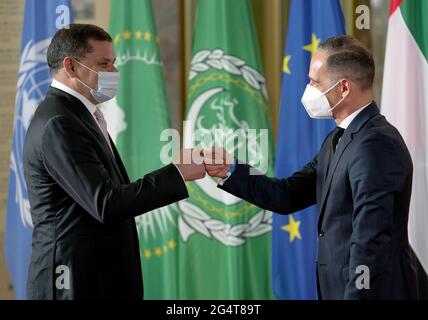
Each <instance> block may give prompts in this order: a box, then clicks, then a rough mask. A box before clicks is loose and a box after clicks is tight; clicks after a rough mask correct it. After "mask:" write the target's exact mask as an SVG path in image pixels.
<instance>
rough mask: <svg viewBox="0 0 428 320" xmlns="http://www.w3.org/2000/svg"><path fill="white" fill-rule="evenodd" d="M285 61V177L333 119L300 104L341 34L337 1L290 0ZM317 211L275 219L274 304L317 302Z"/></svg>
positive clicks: (280, 155) (281, 159)
mask: <svg viewBox="0 0 428 320" xmlns="http://www.w3.org/2000/svg"><path fill="white" fill-rule="evenodd" d="M289 17H290V18H289V25H288V36H287V43H286V49H285V54H284V61H283V78H282V88H281V110H280V116H279V126H278V139H277V149H276V161H275V175H276V177H279V178H286V177H289V176H290V175H291V174H293V173H294V172H295V171H297V170H300V169H301V168H302V167H303V166H304V165H305V164H306V163H308V162H309V161H310V160H312V159H313V157H314V156H315V155H316V154H317V153H318V151H319V148H320V147H321V144H322V142H323V141H324V138H325V137H326V135H327V134H328V133H329V132H330V131H331V130H333V128H334V127H335V124H334V121H333V120H314V119H311V118H309V116H308V114H307V113H306V110H305V109H304V107H303V105H302V104H301V102H300V100H301V97H302V94H303V92H304V90H305V87H306V85H307V84H308V82H309V78H308V72H309V63H310V59H311V56H312V55H313V53H314V52H315V51H316V49H317V47H318V45H319V43H320V42H322V41H324V40H326V39H328V38H330V37H332V36H335V35H340V34H345V27H344V18H343V13H342V10H341V7H340V3H339V0H305V1H301V0H292V1H291V7H290V15H289ZM317 219H318V215H317V208H316V207H315V206H312V207H310V208H307V209H305V210H302V211H300V212H298V213H295V214H293V215H289V216H281V215H279V214H274V216H273V226H272V282H273V283H272V288H273V292H274V295H275V296H276V298H277V299H310V300H315V299H317V286H316V264H315V262H316V254H317Z"/></svg>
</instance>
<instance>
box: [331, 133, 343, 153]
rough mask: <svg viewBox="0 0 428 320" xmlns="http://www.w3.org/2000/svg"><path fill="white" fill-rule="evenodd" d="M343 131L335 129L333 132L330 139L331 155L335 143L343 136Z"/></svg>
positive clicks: (334, 149)
mask: <svg viewBox="0 0 428 320" xmlns="http://www.w3.org/2000/svg"><path fill="white" fill-rule="evenodd" d="M343 131H345V129H343V128H341V127H336V129H334V131H333V137H332V139H331V150H332V151H333V153H334V151H336V146H337V143H338V142H339V139H340V137H341V136H342V135H343Z"/></svg>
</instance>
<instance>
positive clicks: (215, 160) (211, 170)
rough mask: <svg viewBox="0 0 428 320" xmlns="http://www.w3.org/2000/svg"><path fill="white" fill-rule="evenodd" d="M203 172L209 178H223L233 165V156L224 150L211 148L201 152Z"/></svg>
mask: <svg viewBox="0 0 428 320" xmlns="http://www.w3.org/2000/svg"><path fill="white" fill-rule="evenodd" d="M203 155H204V163H205V170H206V171H207V173H208V174H209V175H210V176H211V177H218V178H224V177H226V174H227V171H228V170H229V168H230V166H231V165H232V164H233V163H234V161H235V159H234V158H233V156H231V155H230V154H228V153H227V152H226V150H225V149H224V148H218V147H212V148H211V149H206V150H204V151H203Z"/></svg>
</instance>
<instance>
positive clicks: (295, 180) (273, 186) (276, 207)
mask: <svg viewBox="0 0 428 320" xmlns="http://www.w3.org/2000/svg"><path fill="white" fill-rule="evenodd" d="M317 165H318V155H317V156H316V157H315V158H314V159H313V160H312V161H311V162H309V163H308V164H307V165H305V166H304V167H303V168H302V169H301V170H300V171H297V172H295V173H294V174H293V175H292V176H290V177H289V178H287V179H277V178H270V177H267V176H265V175H262V174H254V173H255V171H256V170H255V169H254V168H251V167H250V166H249V165H246V164H239V163H238V164H237V165H236V167H235V170H234V172H233V173H232V175H231V176H230V177H229V178H228V179H227V180H226V181H225V182H224V184H223V185H219V188H220V189H223V190H225V191H227V192H229V193H231V194H233V195H235V196H237V197H239V198H241V199H244V200H246V201H248V202H251V203H252V204H254V205H256V206H258V207H260V208H263V209H266V210H270V211H273V212H277V213H280V214H290V213H293V212H296V211H299V210H302V209H304V208H306V207H309V206H311V205H313V204H315V203H316V180H317Z"/></svg>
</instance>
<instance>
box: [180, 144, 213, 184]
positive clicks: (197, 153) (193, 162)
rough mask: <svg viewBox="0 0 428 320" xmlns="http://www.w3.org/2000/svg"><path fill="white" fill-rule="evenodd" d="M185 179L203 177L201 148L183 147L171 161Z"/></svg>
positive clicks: (203, 168)
mask: <svg viewBox="0 0 428 320" xmlns="http://www.w3.org/2000/svg"><path fill="white" fill-rule="evenodd" d="M173 163H174V165H175V166H176V167H177V169H178V170H179V171H180V173H181V175H182V177H183V179H184V180H185V181H193V180H197V179H202V178H204V177H205V174H206V172H205V166H204V158H203V153H202V150H201V149H183V150H181V151H180V153H179V155H178V156H177V158H176V159H175V161H174V162H173Z"/></svg>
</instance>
